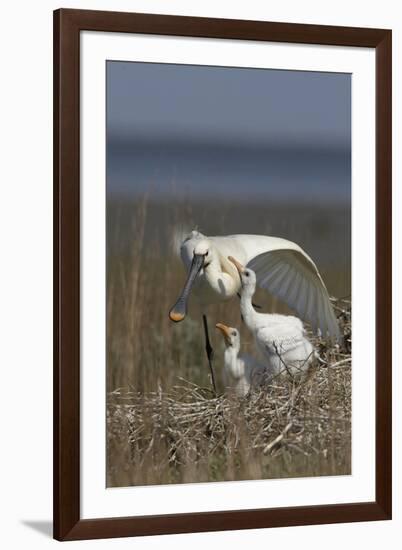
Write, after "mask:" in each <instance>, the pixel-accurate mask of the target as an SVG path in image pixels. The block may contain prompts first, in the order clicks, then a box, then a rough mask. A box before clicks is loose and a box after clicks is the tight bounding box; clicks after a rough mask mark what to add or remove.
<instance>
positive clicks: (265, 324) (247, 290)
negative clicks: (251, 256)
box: [229, 257, 315, 374]
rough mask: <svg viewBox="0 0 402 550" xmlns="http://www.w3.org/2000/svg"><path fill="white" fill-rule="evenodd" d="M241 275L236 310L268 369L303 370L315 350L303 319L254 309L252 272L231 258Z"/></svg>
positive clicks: (254, 286) (280, 370)
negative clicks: (237, 309) (238, 307)
mask: <svg viewBox="0 0 402 550" xmlns="http://www.w3.org/2000/svg"><path fill="white" fill-rule="evenodd" d="M229 259H230V261H231V262H232V263H233V265H235V266H236V269H237V271H238V273H239V276H240V279H241V287H242V288H241V298H240V311H241V314H242V318H243V321H244V323H245V324H246V326H247V328H248V329H249V330H250V332H251V333H252V334H253V336H254V339H255V342H256V344H257V346H258V348H259V350H260V351H261V353H262V354H263V356H264V357H265V358H266V360H267V362H268V364H269V368H270V370H271V372H274V373H279V372H282V371H287V372H289V373H291V374H298V373H301V372H304V371H306V370H307V369H308V368H309V366H310V365H311V363H312V362H313V359H314V357H315V350H314V347H313V345H312V344H311V342H310V341H309V340H308V338H307V336H306V333H305V330H304V326H303V323H302V322H301V320H300V319H298V318H297V317H293V316H292V315H278V314H270V313H257V312H256V311H255V309H254V307H253V305H252V297H253V295H254V292H255V288H256V275H255V273H254V271H253V270H252V269H249V268H245V267H243V265H242V264H241V263H240V262H239V261H238V260H237V259H235V258H233V257H230V258H229Z"/></svg>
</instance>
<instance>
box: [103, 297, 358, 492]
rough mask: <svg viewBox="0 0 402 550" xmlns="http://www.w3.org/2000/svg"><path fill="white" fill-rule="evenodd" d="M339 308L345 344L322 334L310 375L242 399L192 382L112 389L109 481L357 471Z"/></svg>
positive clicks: (345, 307) (270, 384)
mask: <svg viewBox="0 0 402 550" xmlns="http://www.w3.org/2000/svg"><path fill="white" fill-rule="evenodd" d="M334 307H335V311H336V312H337V315H338V319H339V324H340V327H341V330H342V334H343V341H342V342H341V343H339V344H336V345H328V344H327V343H326V342H325V341H324V340H320V339H316V340H315V345H316V349H317V350H318V355H319V359H318V360H317V362H316V364H315V365H314V367H313V368H312V369H311V370H310V372H309V373H308V374H307V375H305V376H298V377H291V376H289V375H288V374H287V375H280V376H276V377H275V378H273V379H271V380H269V381H267V383H266V384H264V385H263V386H260V387H258V388H254V389H252V390H251V391H250V393H249V394H248V395H247V396H245V397H241V398H239V397H236V396H234V395H232V394H227V393H225V394H222V395H215V394H214V393H213V392H212V390H211V389H210V388H202V387H199V386H196V385H194V384H192V383H191V382H189V381H184V380H180V384H178V385H177V386H175V387H174V388H172V390H171V391H169V392H168V393H165V392H164V391H162V389H159V390H158V391H156V392H153V393H148V394H145V395H144V394H142V393H139V392H136V391H135V390H134V389H132V388H126V389H122V388H120V389H116V390H115V391H113V392H111V393H110V394H109V396H108V404H107V433H108V485H109V486H113V485H128V484H152V483H171V482H188V481H211V480H213V481H217V480H228V479H262V478H269V477H292V476H306V475H334V474H347V473H350V429H351V427H350V421H351V326H350V320H351V315H350V302H348V301H346V300H338V301H337V302H335V301H334Z"/></svg>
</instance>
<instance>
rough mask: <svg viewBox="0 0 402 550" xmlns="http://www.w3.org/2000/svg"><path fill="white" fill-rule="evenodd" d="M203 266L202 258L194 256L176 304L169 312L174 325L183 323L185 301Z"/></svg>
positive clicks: (197, 255)
mask: <svg viewBox="0 0 402 550" xmlns="http://www.w3.org/2000/svg"><path fill="white" fill-rule="evenodd" d="M203 265H204V256H202V255H200V254H194V256H193V261H192V262H191V266H190V270H189V272H188V276H187V281H186V283H185V285H184V287H183V290H182V291H181V294H180V296H179V297H178V299H177V302H176V303H175V305H174V306H173V307H172V309H171V310H170V311H169V317H170V319H171V320H172V321H174V322H175V323H179V322H180V321H183V319H184V317H185V316H186V315H187V300H188V297H189V295H190V292H191V288H192V286H193V284H194V281H195V279H196V278H197V275H198V273H199V272H200V270H201V268H202V266H203Z"/></svg>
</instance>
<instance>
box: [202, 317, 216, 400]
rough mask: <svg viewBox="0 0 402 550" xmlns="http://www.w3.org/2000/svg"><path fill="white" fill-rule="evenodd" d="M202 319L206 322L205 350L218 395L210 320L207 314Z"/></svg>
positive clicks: (213, 384)
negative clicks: (210, 338) (213, 364)
mask: <svg viewBox="0 0 402 550" xmlns="http://www.w3.org/2000/svg"><path fill="white" fill-rule="evenodd" d="M202 321H203V323H204V333H205V351H206V352H207V357H208V365H209V370H210V371H211V380H212V386H213V388H214V392H215V395H216V384H215V374H214V369H213V367H212V358H213V356H214V350H213V349H212V346H211V342H210V341H209V333H208V322H207V316H206V315H205V314H204V315H203V316H202Z"/></svg>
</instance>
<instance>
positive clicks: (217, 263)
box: [169, 231, 339, 338]
mask: <svg viewBox="0 0 402 550" xmlns="http://www.w3.org/2000/svg"><path fill="white" fill-rule="evenodd" d="M180 255H181V258H182V261H183V263H184V265H185V266H186V268H187V269H188V277H187V281H186V283H185V285H184V288H183V290H182V292H181V294H180V296H179V298H178V300H177V302H176V303H175V305H174V306H173V307H172V309H171V310H170V313H169V316H170V319H171V320H172V321H175V322H179V321H182V320H183V319H184V317H185V316H186V314H187V300H188V297H189V294H190V291H191V288H192V286H193V285H194V292H195V293H196V294H197V296H198V298H199V300H200V303H201V306H202V307H203V308H205V307H206V306H208V305H209V304H213V303H217V302H220V301H223V300H229V299H230V298H232V297H233V296H236V295H238V293H239V292H240V287H241V285H240V278H239V276H238V273H237V270H236V268H235V266H234V265H233V264H232V263H231V262H229V261H228V256H233V257H234V258H236V259H237V260H238V261H239V262H241V263H242V264H243V265H245V266H247V267H249V268H250V269H252V270H253V271H254V272H255V274H256V277H257V284H258V285H259V286H260V287H262V288H264V289H266V290H268V292H270V293H271V294H272V295H273V296H276V297H278V298H280V299H281V300H283V301H284V302H285V303H286V304H287V305H288V306H289V307H290V308H291V309H293V310H294V311H295V312H296V313H297V314H298V316H299V317H300V318H301V319H303V321H308V322H309V323H310V324H311V326H312V328H313V330H315V331H318V330H319V331H320V332H321V335H322V336H323V337H325V336H327V335H328V336H330V337H331V338H338V336H339V328H338V323H337V320H336V317H335V314H334V311H333V309H332V305H331V302H330V300H329V296H328V292H327V289H326V287H325V284H324V281H323V280H322V278H321V275H320V273H319V272H318V269H317V266H316V265H315V263H314V262H313V260H312V259H311V258H310V257H309V256H308V255H307V254H306V252H304V250H302V248H300V246H299V245H297V244H296V243H293V242H291V241H287V240H285V239H281V238H279V237H268V236H263V235H230V236H226V237H206V236H205V235H203V234H202V233H199V232H198V231H192V232H191V233H190V235H188V236H187V237H186V238H185V239H184V241H183V242H182V244H181V247H180ZM204 311H205V309H204Z"/></svg>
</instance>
